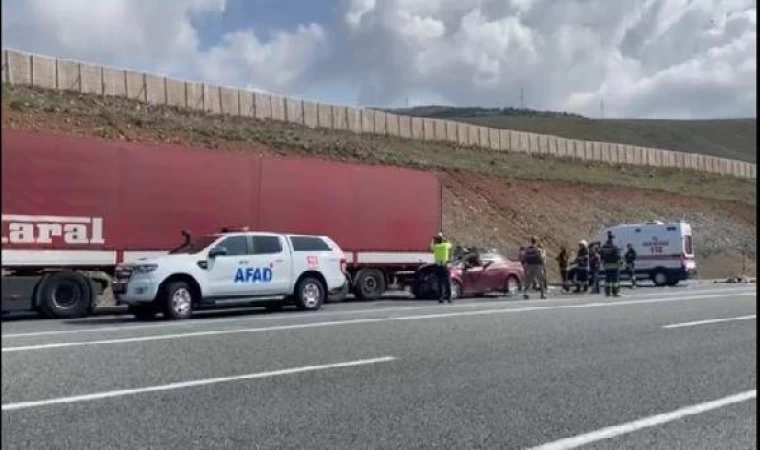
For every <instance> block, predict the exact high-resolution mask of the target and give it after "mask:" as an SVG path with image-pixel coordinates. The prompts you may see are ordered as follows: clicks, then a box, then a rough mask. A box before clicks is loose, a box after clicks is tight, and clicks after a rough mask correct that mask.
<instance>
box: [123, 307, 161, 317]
mask: <svg viewBox="0 0 760 450" xmlns="http://www.w3.org/2000/svg"><path fill="white" fill-rule="evenodd" d="M127 312H128V313H129V314H132V315H133V316H135V318H136V319H137V320H151V319H155V318H156V314H158V310H157V309H156V306H155V305H153V304H152V303H151V304H147V305H129V306H128V307H127Z"/></svg>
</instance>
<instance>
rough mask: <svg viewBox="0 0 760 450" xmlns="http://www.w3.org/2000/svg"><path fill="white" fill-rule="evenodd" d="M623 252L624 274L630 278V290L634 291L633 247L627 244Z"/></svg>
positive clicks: (634, 267) (634, 259) (634, 266)
mask: <svg viewBox="0 0 760 450" xmlns="http://www.w3.org/2000/svg"><path fill="white" fill-rule="evenodd" d="M627 247H628V248H627V250H626V252H625V256H624V257H623V258H625V273H626V275H628V276H629V277H631V288H632V289H636V256H637V255H636V250H634V249H633V245H631V244H628V245H627Z"/></svg>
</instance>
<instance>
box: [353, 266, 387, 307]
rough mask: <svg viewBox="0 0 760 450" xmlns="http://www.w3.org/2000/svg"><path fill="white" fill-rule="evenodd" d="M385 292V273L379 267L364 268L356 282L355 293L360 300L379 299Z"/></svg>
mask: <svg viewBox="0 0 760 450" xmlns="http://www.w3.org/2000/svg"><path fill="white" fill-rule="evenodd" d="M384 292H385V274H384V273H383V271H382V270H378V269H362V270H361V271H360V272H359V274H358V275H357V276H356V281H355V282H354V295H356V297H357V298H358V299H359V300H377V299H378V298H380V296H381V295H383V293H384Z"/></svg>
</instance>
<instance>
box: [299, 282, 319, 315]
mask: <svg viewBox="0 0 760 450" xmlns="http://www.w3.org/2000/svg"><path fill="white" fill-rule="evenodd" d="M325 292H326V289H325V286H324V285H323V284H322V283H321V282H320V281H319V280H317V279H316V278H311V277H306V278H304V279H302V280H301V281H299V282H298V286H296V295H295V303H296V308H298V309H299V310H301V311H316V310H318V309H319V308H321V307H322V303H324V301H325V297H326V295H325Z"/></svg>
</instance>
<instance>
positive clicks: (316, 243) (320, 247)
mask: <svg viewBox="0 0 760 450" xmlns="http://www.w3.org/2000/svg"><path fill="white" fill-rule="evenodd" d="M290 242H292V243H293V251H296V252H329V251H330V246H328V245H327V244H326V243H325V241H323V240H322V239H320V238H317V237H308V236H291V237H290Z"/></svg>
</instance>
